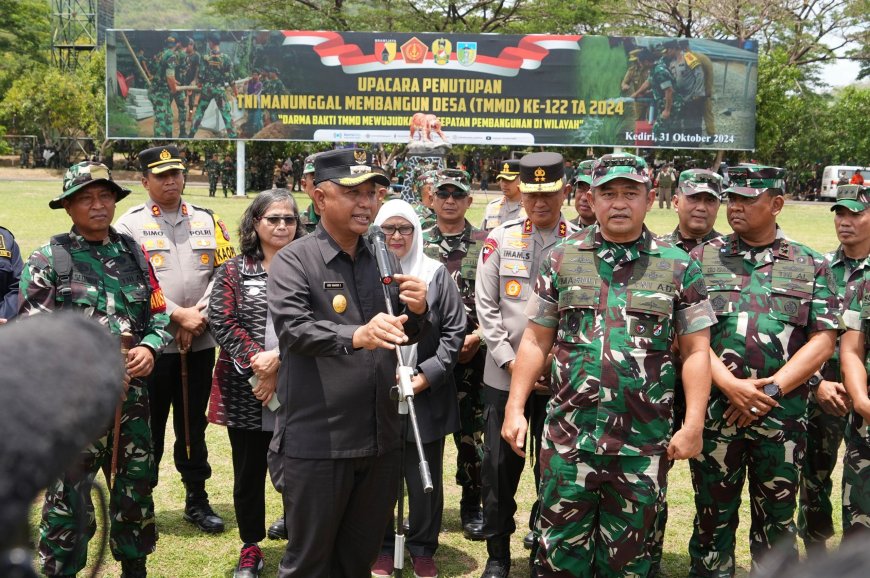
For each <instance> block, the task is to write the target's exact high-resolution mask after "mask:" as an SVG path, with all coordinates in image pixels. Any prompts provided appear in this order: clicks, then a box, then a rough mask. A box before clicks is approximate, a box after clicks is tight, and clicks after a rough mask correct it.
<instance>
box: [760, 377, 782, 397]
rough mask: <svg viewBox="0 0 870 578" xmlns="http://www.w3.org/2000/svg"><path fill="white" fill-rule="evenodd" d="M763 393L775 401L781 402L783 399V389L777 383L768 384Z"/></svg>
mask: <svg viewBox="0 0 870 578" xmlns="http://www.w3.org/2000/svg"><path fill="white" fill-rule="evenodd" d="M761 391H763V392H764V395H766V396H768V397H770V398H771V399H773V400H774V401H779V400H780V398H782V388H781V387H780V386H779V384H778V383H776V382H775V381H774V382H773V383H768V384H767V385H765V386H764V389H762V390H761Z"/></svg>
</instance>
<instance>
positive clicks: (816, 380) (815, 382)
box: [807, 373, 822, 389]
mask: <svg viewBox="0 0 870 578" xmlns="http://www.w3.org/2000/svg"><path fill="white" fill-rule="evenodd" d="M820 383H822V376H821V375H819V374H818V373H814V374H813V375H811V376H810V378H809V379H808V380H807V385H808V386H809V387H810V389H815V388H817V387H819V384H820Z"/></svg>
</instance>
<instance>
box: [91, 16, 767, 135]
mask: <svg viewBox="0 0 870 578" xmlns="http://www.w3.org/2000/svg"><path fill="white" fill-rule="evenodd" d="M757 65H758V49H757V44H756V42H755V41H753V40H749V41H744V42H742V43H741V42H738V41H736V40H707V39H697V38H688V39H687V38H679V39H674V38H656V37H607V36H583V35H541V34H528V35H497V34H452V33H448V34H442V33H391V32H377V33H365V32H326V31H306V30H280V31H198V30H187V31H185V30H176V31H151V30H135V31H134V30H127V31H122V30H111V31H109V33H108V34H107V75H106V78H107V79H108V86H107V90H106V94H107V99H108V102H107V107H106V111H107V127H108V131H107V132H108V138H112V139H125V138H127V139H143V138H166V139H244V140H264V141H268V140H299V141H333V142H342V141H343V142H359V143H363V142H416V143H424V144H426V145H427V146H436V147H437V146H440V145H443V146H445V147H449V146H450V145H451V144H477V145H480V144H493V145H559V146H631V147H635V146H641V147H650V148H702V147H708V148H714V149H726V150H749V149H754V148H755V94H756V84H757V72H758V66H757Z"/></svg>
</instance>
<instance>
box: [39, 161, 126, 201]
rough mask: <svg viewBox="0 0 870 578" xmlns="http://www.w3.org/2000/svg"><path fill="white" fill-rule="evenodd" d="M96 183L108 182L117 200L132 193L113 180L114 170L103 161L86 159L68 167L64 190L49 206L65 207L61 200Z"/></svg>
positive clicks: (64, 177) (64, 179) (64, 178)
mask: <svg viewBox="0 0 870 578" xmlns="http://www.w3.org/2000/svg"><path fill="white" fill-rule="evenodd" d="M94 183H106V184H107V185H109V187H110V188H111V189H112V190H113V191H115V200H116V201H120V200H121V199H123V198H124V197H126V196H127V195H129V194H130V190H129V189H125V188H124V187H122V186H121V185H119V184H118V183H116V182H115V181H113V180H112V171H110V170H109V167H107V166H106V165H104V164H101V163H95V162H91V161H84V162H81V163H78V164H75V165H73V166H71V167H70V168H69V169H67V171H66V174H65V175H64V176H63V192H62V193H61V194H60V195H58V196H57V197H55V198H53V199H52V200H51V201H49V203H48V206H49V207H51V208H52V209H60V208H61V207H63V203H62V202H61V201H62V200H63V199H66V198H67V197H71V196H72V195H74V194H76V193H77V192H78V191H80V190H82V188H84V187H86V186H88V185H91V184H94Z"/></svg>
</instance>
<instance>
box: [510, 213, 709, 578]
mask: <svg viewBox="0 0 870 578" xmlns="http://www.w3.org/2000/svg"><path fill="white" fill-rule="evenodd" d="M526 312H527V314H528V316H529V319H530V320H531V321H532V322H534V323H537V324H539V325H542V326H544V327H550V328H553V329H556V330H557V333H556V342H555V346H554V348H553V354H554V359H553V366H552V374H553V381H552V385H551V388H552V390H553V397H552V399H551V400H550V403H549V404H548V406H547V418H546V422H545V425H544V439H543V445H542V448H541V485H540V490H539V492H540V494H539V498H540V500H541V509H540V514H539V516H538V519H537V532H536V533H537V534H538V535H539V536H540V537H539V543H538V552H537V557H536V559H535V570H536V571H537V572H538V574H537V575H539V576H540V575H546V576H581V575H582V576H588V575H595V576H599V577H605V576H623V575H631V576H646V575H647V574H648V572H649V570H650V561H649V559H648V558H646V557H645V556H644V555H643V554H644V549H645V548H646V543H647V537H648V534H649V532H650V531H651V528H652V527H653V523H654V521H655V513H656V505H657V503H658V500H659V496H660V488H663V487H664V486H665V484H666V476H667V470H668V467H669V462H668V460H667V458H666V457H665V452H666V450H667V446H668V441H669V440H670V436H671V431H672V427H673V424H672V421H673V415H672V409H671V408H672V405H671V404H672V401H673V387H674V378H675V369H674V363H673V351H672V347H671V346H672V344H673V342H674V340H675V338H676V335H686V334H689V333H694V332H697V331H700V330H703V329H705V328H707V327H710V326H712V325H713V324H714V323H715V316H714V315H713V310H712V308H711V306H710V303H709V302H708V301H707V293H706V289H705V287H704V283H703V280H702V278H701V268H700V266H699V264H698V263H697V262H695V261H693V260H690V259H689V258H688V255H686V253H685V252H684V251H682V250H680V249H677V248H676V247H674V246H673V245H671V244H669V243H664V242H661V241H659V240H656V239H655V238H654V237H653V235H652V233H650V231H649V229H647V228H646V227H644V229H643V232H642V234H641V236H640V238H639V239H638V240H637V241H635V242H634V243H633V244H631V245H623V244H617V243H610V242H608V241H606V240H605V239H604V238H603V237H602V235H601V232H600V229H599V227H598V226H597V225H593V226H592V227H589V228H587V229H584V230H583V231H581V232H579V233H577V234H575V235H572V236H571V237H569V238H568V239H567V240H566V241H565V242H564V243H562V244H561V245H558V246H556V247H555V248H554V249H553V251H552V252H551V253H550V255H549V258H547V259H545V260H544V262H543V264H542V266H541V272H540V275H539V277H538V280H537V284H536V287H535V296H533V297H532V299H531V300H530V301H529V304H528V307H527V309H526ZM590 572H591V574H590Z"/></svg>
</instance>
